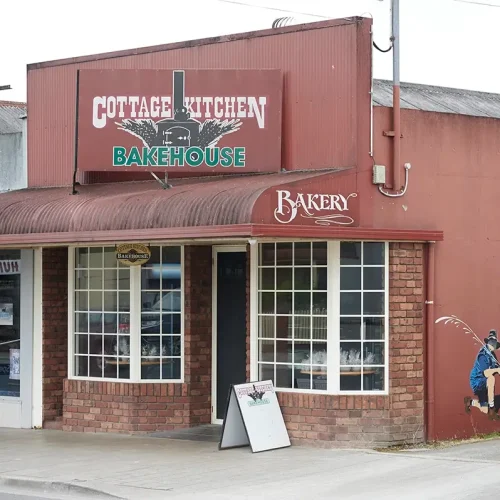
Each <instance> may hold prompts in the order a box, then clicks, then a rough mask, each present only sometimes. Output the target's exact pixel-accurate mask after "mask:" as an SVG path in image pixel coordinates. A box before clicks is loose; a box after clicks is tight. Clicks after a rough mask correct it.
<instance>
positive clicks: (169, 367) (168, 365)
mask: <svg viewBox="0 0 500 500" xmlns="http://www.w3.org/2000/svg"><path fill="white" fill-rule="evenodd" d="M161 378H162V379H163V380H178V379H180V378H181V360H180V358H174V359H164V360H163V361H162V372H161Z"/></svg>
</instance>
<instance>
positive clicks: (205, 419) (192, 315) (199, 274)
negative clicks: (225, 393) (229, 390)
mask: <svg viewBox="0 0 500 500" xmlns="http://www.w3.org/2000/svg"><path fill="white" fill-rule="evenodd" d="M184 276H185V280H184V286H185V294H184V297H185V319H184V352H185V362H184V367H185V382H186V384H187V385H188V393H189V406H190V408H189V424H190V425H201V424H209V423H210V421H211V399H212V382H211V381H212V378H211V372H212V247H211V246H186V247H185V249H184Z"/></svg>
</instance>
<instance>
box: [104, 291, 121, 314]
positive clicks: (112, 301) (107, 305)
mask: <svg viewBox="0 0 500 500" xmlns="http://www.w3.org/2000/svg"><path fill="white" fill-rule="evenodd" d="M117 295H118V294H117V293H116V292H104V310H105V311H116V306H117V299H118V297H117Z"/></svg>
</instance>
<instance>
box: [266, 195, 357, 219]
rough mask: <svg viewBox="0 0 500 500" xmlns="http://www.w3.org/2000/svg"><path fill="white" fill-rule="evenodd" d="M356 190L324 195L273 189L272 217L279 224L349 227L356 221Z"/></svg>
mask: <svg viewBox="0 0 500 500" xmlns="http://www.w3.org/2000/svg"><path fill="white" fill-rule="evenodd" d="M357 197H358V195H357V193H349V194H341V193H337V194H324V193H303V192H296V193H292V192H290V191H287V190H285V189H283V190H277V191H276V208H275V209H274V218H275V219H276V221H277V222H279V223H280V224H291V223H294V222H295V223H297V222H299V223H304V222H309V223H314V224H317V225H320V226H331V225H342V226H352V225H354V224H355V222H356V215H355V210H354V208H356V209H357V204H356V207H355V206H354V202H355V201H357V200H355V199H356V198H357Z"/></svg>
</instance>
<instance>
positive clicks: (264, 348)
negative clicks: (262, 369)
mask: <svg viewBox="0 0 500 500" xmlns="http://www.w3.org/2000/svg"><path fill="white" fill-rule="evenodd" d="M259 359H260V360H261V361H264V362H269V363H274V341H273V340H259Z"/></svg>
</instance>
